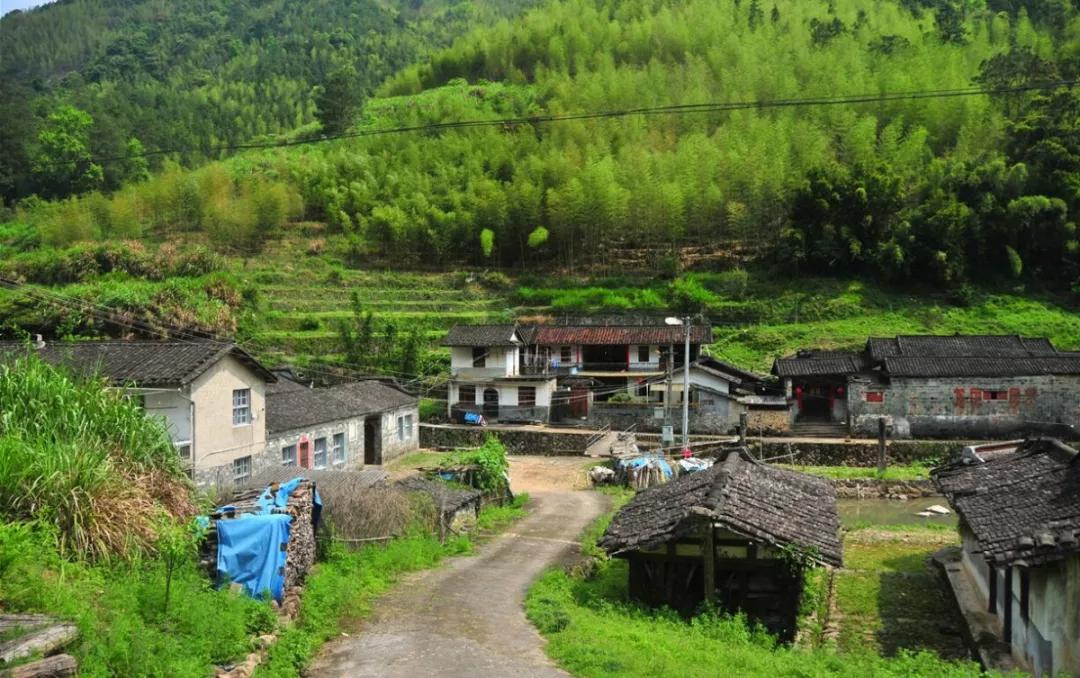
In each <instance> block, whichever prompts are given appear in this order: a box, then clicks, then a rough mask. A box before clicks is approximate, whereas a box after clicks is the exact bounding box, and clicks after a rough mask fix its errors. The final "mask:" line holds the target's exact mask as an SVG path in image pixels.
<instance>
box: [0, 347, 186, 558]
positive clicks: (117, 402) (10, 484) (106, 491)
mask: <svg viewBox="0 0 1080 678" xmlns="http://www.w3.org/2000/svg"><path fill="white" fill-rule="evenodd" d="M194 508H195V507H194V504H193V503H192V499H191V494H190V486H189V485H188V483H187V481H186V479H185V478H184V477H183V474H182V472H181V469H180V465H179V460H178V458H177V456H176V452H175V449H174V448H173V445H172V442H171V441H170V439H169V436H168V433H167V432H166V430H165V428H164V426H163V425H162V424H161V423H159V422H157V421H154V420H151V419H149V418H147V417H146V416H145V415H144V413H143V412H142V410H141V409H140V408H139V407H138V405H137V404H136V403H134V402H133V401H131V400H130V399H128V398H125V397H124V396H123V395H122V394H121V393H120V392H118V391H115V390H112V389H109V388H107V387H106V385H105V384H104V383H102V382H101V381H98V380H90V379H78V378H75V377H73V376H71V375H70V374H68V373H66V372H65V371H64V370H62V369H60V368H57V367H54V366H52V365H49V364H47V363H45V362H43V361H41V360H40V359H39V358H37V357H36V356H34V355H26V356H22V357H16V358H14V359H11V355H9V356H8V362H7V363H6V364H2V365H0V517H3V518H4V519H6V520H13V521H36V522H41V523H44V524H47V525H50V526H51V527H53V528H55V534H56V536H57V541H58V543H57V546H58V548H59V549H60V551H61V553H64V554H69V555H76V556H81V557H89V558H99V557H109V556H121V557H131V556H133V555H134V554H135V553H136V552H137V551H139V550H142V549H146V548H149V547H151V546H152V544H153V541H154V538H155V529H154V525H155V522H156V521H158V520H160V519H161V518H163V517H165V516H172V517H183V516H189V515H192V514H193V513H194Z"/></svg>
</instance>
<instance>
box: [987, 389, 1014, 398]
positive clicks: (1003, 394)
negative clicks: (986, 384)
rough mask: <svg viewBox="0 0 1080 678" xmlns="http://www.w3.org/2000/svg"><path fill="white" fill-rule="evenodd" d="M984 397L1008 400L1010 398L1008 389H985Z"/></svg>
mask: <svg viewBox="0 0 1080 678" xmlns="http://www.w3.org/2000/svg"><path fill="white" fill-rule="evenodd" d="M982 397H983V400H1008V399H1009V392H1008V391H985V390H984V391H983V392H982Z"/></svg>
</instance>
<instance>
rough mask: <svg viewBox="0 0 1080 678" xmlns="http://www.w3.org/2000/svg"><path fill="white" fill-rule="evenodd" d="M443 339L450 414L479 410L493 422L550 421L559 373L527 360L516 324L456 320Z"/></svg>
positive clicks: (458, 416) (457, 414) (455, 417)
mask: <svg viewBox="0 0 1080 678" xmlns="http://www.w3.org/2000/svg"><path fill="white" fill-rule="evenodd" d="M442 343H443V346H447V347H449V349H450V384H449V387H448V395H447V412H448V414H449V415H450V418H451V419H454V420H460V419H461V418H462V417H463V416H464V415H465V413H467V412H475V413H482V414H483V415H484V417H485V418H486V419H488V420H489V421H542V422H546V421H548V420H549V418H550V413H551V404H552V398H553V396H554V394H555V387H556V379H555V375H554V374H550V373H548V372H547V371H546V370H543V369H536V367H535V365H529V364H525V360H524V353H523V351H524V349H525V342H524V340H523V338H522V336H521V334H520V333H519V331H518V328H517V327H516V326H514V325H458V326H456V327H453V328H451V330H450V332H449V333H448V334H447V336H446V339H444V340H443V342H442Z"/></svg>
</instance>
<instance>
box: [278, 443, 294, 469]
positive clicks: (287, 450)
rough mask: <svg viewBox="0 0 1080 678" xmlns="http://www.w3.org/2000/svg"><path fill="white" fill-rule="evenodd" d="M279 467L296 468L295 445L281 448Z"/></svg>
mask: <svg viewBox="0 0 1080 678" xmlns="http://www.w3.org/2000/svg"><path fill="white" fill-rule="evenodd" d="M281 465H282V466H296V445H286V446H285V447H283V448H281Z"/></svg>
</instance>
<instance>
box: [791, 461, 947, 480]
mask: <svg viewBox="0 0 1080 678" xmlns="http://www.w3.org/2000/svg"><path fill="white" fill-rule="evenodd" d="M777 466H780V467H781V468H787V469H791V470H792V471H800V472H802V473H809V474H811V475H815V476H821V477H822V478H830V479H833V480H851V479H858V480H897V481H904V480H929V479H930V469H931V467H930V466H923V465H919V464H911V465H901V466H888V467H886V468H885V471H884V473H878V470H877V469H876V468H871V467H863V466H799V465H797V464H777Z"/></svg>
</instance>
